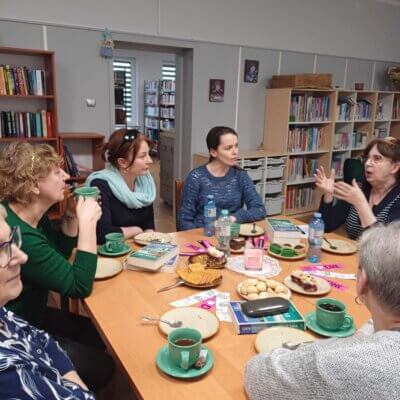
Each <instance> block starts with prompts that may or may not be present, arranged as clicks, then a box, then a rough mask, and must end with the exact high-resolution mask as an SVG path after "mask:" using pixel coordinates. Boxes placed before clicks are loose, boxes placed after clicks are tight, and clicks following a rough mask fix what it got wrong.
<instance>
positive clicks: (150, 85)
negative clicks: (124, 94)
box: [144, 81, 158, 92]
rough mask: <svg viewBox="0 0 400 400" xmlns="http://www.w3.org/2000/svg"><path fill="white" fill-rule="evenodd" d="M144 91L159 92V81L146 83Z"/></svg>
mask: <svg viewBox="0 0 400 400" xmlns="http://www.w3.org/2000/svg"><path fill="white" fill-rule="evenodd" d="M144 90H145V91H149V92H156V91H157V90H158V81H144Z"/></svg>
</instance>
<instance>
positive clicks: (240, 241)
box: [229, 237, 246, 254]
mask: <svg viewBox="0 0 400 400" xmlns="http://www.w3.org/2000/svg"><path fill="white" fill-rule="evenodd" d="M229 246H230V248H231V253H233V254H240V253H243V252H244V249H245V247H246V239H245V238H243V237H237V238H234V239H231V241H230V242H229Z"/></svg>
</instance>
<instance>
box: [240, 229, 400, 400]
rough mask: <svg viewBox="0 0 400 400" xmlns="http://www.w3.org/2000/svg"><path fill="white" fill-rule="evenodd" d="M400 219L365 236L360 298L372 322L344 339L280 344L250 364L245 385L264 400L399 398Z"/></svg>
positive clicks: (257, 399)
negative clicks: (294, 345) (289, 345)
mask: <svg viewBox="0 0 400 400" xmlns="http://www.w3.org/2000/svg"><path fill="white" fill-rule="evenodd" d="M399 243H400V222H393V223H392V224H390V225H387V226H381V225H380V226H375V227H373V228H371V229H369V230H367V231H365V232H364V234H363V235H362V237H361V241H360V266H359V270H358V273H357V294H358V297H357V298H356V299H357V300H360V301H362V302H363V303H364V304H365V306H366V307H367V308H368V310H369V311H370V313H371V316H372V322H371V323H368V324H367V325H365V326H364V327H362V328H361V329H360V330H359V331H358V333H357V334H356V335H354V336H352V337H349V338H346V339H328V340H319V341H316V342H314V343H312V344H309V345H305V346H303V347H299V348H298V349H297V350H287V349H283V348H280V349H276V350H274V351H272V352H271V353H268V354H260V355H257V356H255V357H253V358H252V359H251V360H250V361H249V362H248V364H247V365H246V370H245V378H244V379H245V382H244V384H245V388H246V391H247V394H248V395H249V398H250V399H251V400H261V399H263V400H264V399H281V398H285V399H293V400H294V399H296V400H302V399H307V400H308V399H324V400H327V399H332V400H333V399H334V400H341V399H343V400H345V399H346V400H356V399H357V400H358V399H359V400H361V399H362V400H365V399H371V400H372V399H374V400H375V399H386V400H388V399H393V400H394V399H396V400H397V399H399V398H400V296H399V293H400V268H399V264H400V246H399Z"/></svg>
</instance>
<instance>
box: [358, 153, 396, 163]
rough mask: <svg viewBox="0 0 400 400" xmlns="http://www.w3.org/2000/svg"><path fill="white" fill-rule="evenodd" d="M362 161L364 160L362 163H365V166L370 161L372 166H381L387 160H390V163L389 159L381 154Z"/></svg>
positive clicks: (364, 158) (363, 158)
mask: <svg viewBox="0 0 400 400" xmlns="http://www.w3.org/2000/svg"><path fill="white" fill-rule="evenodd" d="M361 160H362V162H363V163H364V164H366V163H367V162H368V161H370V162H371V164H381V163H383V162H384V161H386V160H389V161H390V159H389V158H387V157H384V156H381V155H380V154H374V155H373V156H371V157H362V159H361Z"/></svg>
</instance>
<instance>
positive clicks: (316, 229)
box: [307, 212, 325, 263]
mask: <svg viewBox="0 0 400 400" xmlns="http://www.w3.org/2000/svg"><path fill="white" fill-rule="evenodd" d="M308 226H309V228H308V246H309V247H308V253H307V258H308V260H309V261H310V262H312V263H317V262H320V261H321V247H322V241H323V238H324V229H325V224H324V221H323V220H322V218H321V213H319V212H316V213H314V217H313V219H312V220H311V221H310V223H309V225H308Z"/></svg>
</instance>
